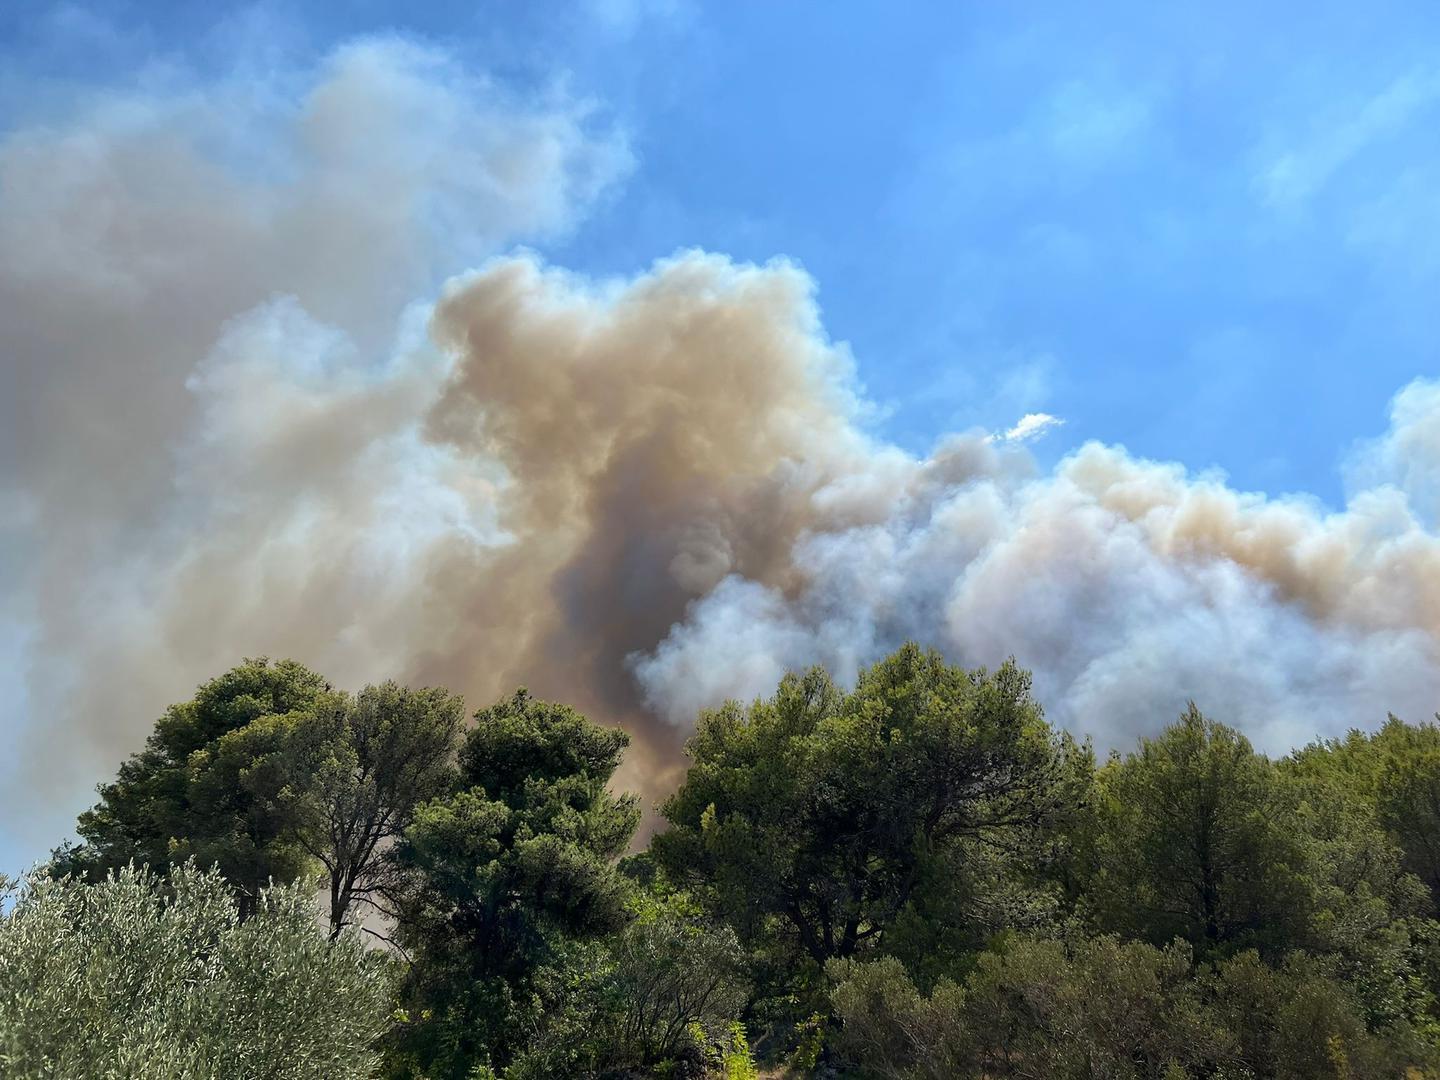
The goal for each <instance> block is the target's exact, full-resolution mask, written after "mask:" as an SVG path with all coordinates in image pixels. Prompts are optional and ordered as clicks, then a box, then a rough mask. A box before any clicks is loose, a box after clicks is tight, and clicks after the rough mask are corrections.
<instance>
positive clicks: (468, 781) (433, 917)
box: [392, 690, 639, 1077]
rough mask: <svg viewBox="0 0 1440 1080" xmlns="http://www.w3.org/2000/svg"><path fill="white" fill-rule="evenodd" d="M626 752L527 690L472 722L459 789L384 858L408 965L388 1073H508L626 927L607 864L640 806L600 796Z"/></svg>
mask: <svg viewBox="0 0 1440 1080" xmlns="http://www.w3.org/2000/svg"><path fill="white" fill-rule="evenodd" d="M628 742H629V738H628V736H626V735H625V733H624V732H622V731H619V730H614V729H608V728H602V727H598V726H597V725H595V724H592V723H590V721H588V720H586V719H585V718H584V717H583V716H581V715H580V714H579V713H577V712H575V711H574V710H573V709H570V708H568V707H566V706H564V705H554V704H549V703H547V702H543V701H538V700H536V699H535V698H532V697H531V696H530V695H529V694H528V693H526V692H525V691H524V690H521V691H518V692H517V693H516V694H515V695H514V696H513V697H511V698H509V699H507V700H505V701H501V702H500V703H498V704H496V705H495V706H493V707H491V708H489V709H485V710H482V711H481V712H479V713H477V714H476V716H475V727H474V728H473V729H471V730H470V731H469V732H468V733H467V735H466V738H465V742H464V745H463V747H462V749H461V752H460V755H459V776H458V790H457V791H456V792H455V793H454V794H453V795H450V796H448V797H446V798H442V799H437V800H433V801H431V802H429V803H427V804H425V805H423V806H421V807H420V808H419V809H418V810H417V811H416V813H415V819H414V822H413V823H412V824H411V826H410V827H409V828H408V829H407V830H406V832H405V834H404V836H403V838H402V839H401V841H400V842H399V844H398V845H397V846H396V849H395V853H394V865H395V868H396V871H397V874H398V887H397V894H396V899H397V901H398V904H397V908H396V911H397V915H398V918H399V925H398V929H397V936H398V939H399V941H400V942H401V944H402V946H403V947H404V948H405V949H406V950H407V953H408V955H410V956H411V957H412V958H413V960H414V961H415V963H414V966H413V968H412V970H411V979H410V981H409V983H408V985H407V988H406V995H405V997H406V1002H407V1006H408V1007H409V1015H410V1016H412V1017H413V1018H414V1019H413V1021H412V1022H411V1023H409V1024H408V1025H406V1026H404V1027H403V1028H402V1030H400V1031H399V1032H397V1034H396V1038H395V1045H394V1047H393V1054H392V1061H393V1063H394V1067H395V1071H396V1073H397V1075H415V1074H417V1073H422V1074H423V1075H426V1076H433V1077H464V1076H467V1075H469V1073H470V1072H471V1070H473V1069H475V1068H477V1067H479V1066H481V1065H483V1064H486V1063H489V1064H493V1065H495V1066H497V1067H498V1066H502V1065H504V1064H507V1063H508V1062H509V1061H510V1060H511V1059H512V1058H513V1057H515V1055H516V1054H517V1053H518V1052H520V1051H521V1050H522V1049H523V1048H524V1047H525V1046H526V1045H527V1044H528V1043H529V1042H530V1041H531V1040H533V1038H534V1037H535V1036H536V1033H537V1032H538V1030H539V1028H540V1026H541V1023H542V1020H543V1017H544V1014H545V1013H546V1011H547V1010H551V1011H553V1009H554V1008H555V1007H557V1000H558V999H559V998H560V997H561V996H562V995H563V993H564V988H565V986H566V984H567V982H568V981H572V980H571V977H570V976H568V975H566V973H567V972H570V973H573V975H574V979H581V978H583V974H584V972H585V971H586V970H587V969H591V968H593V966H594V965H595V964H596V963H597V962H598V956H597V953H596V951H595V949H596V948H597V947H598V943H600V942H602V941H603V940H604V939H605V938H606V937H607V936H608V935H610V934H613V933H615V932H616V931H617V930H619V929H620V928H621V927H623V926H624V925H625V924H626V922H627V921H628V915H627V912H626V906H625V902H626V897H627V895H628V887H627V884H626V882H625V881H624V879H623V878H622V877H621V876H620V875H619V874H618V872H617V871H616V869H615V865H614V863H615V860H616V859H617V858H618V856H619V855H620V854H621V852H623V851H624V850H625V847H626V845H627V844H628V843H629V841H630V837H631V835H632V834H633V833H634V831H635V828H636V826H637V825H638V823H639V809H638V807H637V806H636V803H635V800H634V798H633V797H630V796H625V797H616V796H614V795H612V794H610V792H609V791H608V790H607V788H606V785H607V784H608V782H609V780H610V778H611V776H612V775H613V773H614V771H615V769H616V767H617V766H618V765H619V763H620V757H621V754H622V753H623V752H624V749H625V747H626V745H627V744H628ZM427 1016H428V1019H427V1018H426V1017H427Z"/></svg>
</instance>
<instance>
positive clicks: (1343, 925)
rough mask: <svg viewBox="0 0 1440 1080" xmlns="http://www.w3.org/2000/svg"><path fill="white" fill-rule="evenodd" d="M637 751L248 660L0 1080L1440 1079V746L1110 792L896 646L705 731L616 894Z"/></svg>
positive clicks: (51, 951) (1098, 767)
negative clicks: (853, 678) (346, 688)
mask: <svg viewBox="0 0 1440 1080" xmlns="http://www.w3.org/2000/svg"><path fill="white" fill-rule="evenodd" d="M1322 721H1323V718H1318V717H1317V724H1316V726H1317V728H1318V727H1321V726H1322ZM627 744H628V738H627V736H626V735H625V733H624V732H622V731H619V730H616V729H610V728H604V727H601V726H598V725H596V724H594V723H592V722H590V721H589V720H587V719H586V718H585V717H584V716H582V715H580V714H579V713H577V712H576V711H575V710H573V709H571V708H569V707H567V706H565V705H563V704H558V703H551V702H546V701H541V700H538V699H536V698H535V697H533V696H531V695H530V694H528V693H527V692H526V691H524V690H519V691H517V692H516V693H515V694H514V695H512V696H511V697H509V698H506V699H504V700H502V701H499V702H497V703H495V704H493V705H490V706H489V707H487V708H484V709H481V710H480V711H479V712H477V713H475V714H474V716H473V717H472V718H469V719H468V720H467V718H466V717H465V713H464V709H463V706H462V704H461V702H460V700H459V699H458V698H457V697H456V696H455V695H453V694H451V693H449V692H447V691H445V690H443V689H411V688H407V687H402V686H398V685H395V684H393V683H386V684H383V685H380V686H371V687H367V688H365V689H364V690H362V691H360V692H359V693H356V694H350V693H342V692H339V691H336V690H334V689H333V688H332V687H331V686H330V685H329V684H327V683H326V681H325V680H324V679H323V678H322V677H321V676H319V675H317V674H316V673H314V672H311V671H309V670H307V669H306V668H304V667H303V666H301V665H299V664H296V663H293V662H289V661H282V662H278V663H272V662H268V661H265V660H251V661H246V662H245V663H243V664H241V665H240V666H239V667H237V668H235V669H234V670H232V671H229V672H227V673H225V674H223V675H221V676H219V677H218V678H216V679H214V680H212V681H210V682H208V683H206V684H204V685H203V686H201V687H200V688H199V690H198V691H197V693H196V695H195V696H194V697H193V698H192V699H191V700H189V701H186V702H183V703H180V704H177V705H175V706H173V707H171V708H170V709H169V710H168V711H167V712H166V713H165V715H164V716H162V717H161V718H160V719H159V720H158V721H157V723H156V725H155V728H154V731H153V733H152V734H151V736H150V737H149V739H148V741H147V742H146V744H145V747H144V749H143V750H141V751H140V752H139V753H138V754H136V755H134V756H133V757H131V758H130V759H129V760H128V761H126V762H125V763H123V764H122V765H121V766H120V769H119V772H118V774H117V776H116V777H115V779H114V780H113V781H112V782H110V783H108V784H105V785H103V786H102V787H101V788H100V791H99V795H100V797H99V801H98V802H97V804H96V805H95V806H94V808H93V809H91V810H89V811H87V812H86V813H84V814H83V815H82V816H81V818H80V821H79V825H78V834H79V837H80V842H79V843H78V844H74V845H67V846H65V847H62V848H60V849H57V851H56V852H55V853H54V856H53V858H52V860H51V862H50V864H49V865H48V866H47V867H45V868H44V869H42V870H41V871H38V872H36V873H34V874H32V875H30V876H29V877H27V878H26V879H25V880H24V881H22V882H19V883H16V884H15V885H14V887H13V888H12V890H11V896H10V899H9V902H8V904H7V905H6V907H5V908H4V910H5V912H6V913H5V914H4V915H3V916H0V1075H3V1076H5V1077H14V1078H16V1080H24V1078H31V1077H34V1078H42V1077H43V1078H69V1077H81V1078H88V1077H115V1078H128V1077H147V1078H148V1077H156V1078H175V1080H179V1078H200V1077H236V1078H240V1077H256V1078H259V1077H266V1078H270V1077H274V1078H282V1077H283V1078H289V1077H295V1078H300V1077H305V1078H310V1077H313V1078H317V1080H319V1078H333V1077H350V1076H355V1077H361V1076H373V1077H383V1078H389V1080H420V1078H428V1080H473V1078H481V1077H504V1078H507V1080H527V1078H562V1077H596V1078H599V1077H614V1078H619V1077H669V1078H682V1077H722V1076H723V1077H732V1078H739V1077H754V1076H759V1075H769V1076H779V1075H790V1076H796V1077H799V1076H828V1077H855V1078H866V1077H871V1078H896V1080H900V1078H904V1080H909V1078H926V1080H942V1078H967V1077H968V1078H977V1080H978V1078H986V1080H989V1078H1000V1077H1016V1078H1021V1077H1023V1078H1036V1080H1040V1078H1047V1080H1048V1078H1058V1080H1068V1078H1075V1080H1081V1078H1087V1080H1100V1078H1105V1080H1148V1078H1153V1080H1182V1078H1187V1077H1190V1078H1201V1077H1205V1078H1216V1080H1221V1078H1224V1080H1241V1078H1257V1080H1258V1078H1277V1080H1278V1078H1297V1080H1299V1078H1335V1080H1341V1078H1371V1077H1374V1078H1381V1077H1397V1078H1398V1077H1415V1078H1418V1077H1428V1076H1440V998H1437V995H1440V922H1437V914H1440V727H1437V726H1435V725H1434V724H1429V723H1425V724H1418V725H1417V724H1408V723H1405V722H1402V721H1401V720H1398V719H1395V718H1393V717H1392V718H1390V719H1389V720H1388V722H1386V723H1385V724H1384V725H1383V726H1381V727H1379V729H1378V730H1377V731H1375V732H1374V733H1373V734H1366V733H1361V732H1352V733H1351V734H1350V735H1349V736H1347V737H1346V738H1344V739H1341V740H1338V741H1329V742H1318V743H1315V744H1313V745H1310V746H1307V747H1305V748H1303V749H1301V750H1298V751H1296V752H1294V753H1292V754H1290V755H1288V756H1286V757H1283V758H1280V759H1278V760H1272V759H1270V758H1268V757H1266V756H1264V755H1262V754H1259V753H1257V752H1256V751H1255V750H1254V749H1253V748H1252V747H1251V745H1250V744H1249V743H1248V742H1247V740H1246V739H1245V738H1244V736H1243V735H1241V734H1240V733H1239V732H1237V731H1235V730H1233V729H1231V728H1228V727H1226V726H1224V725H1223V724H1221V723H1218V722H1216V721H1215V720H1213V719H1211V718H1208V717H1206V716H1205V715H1204V714H1202V713H1201V711H1200V710H1199V709H1198V708H1197V707H1195V706H1191V707H1190V708H1189V709H1188V710H1187V711H1186V712H1185V713H1184V714H1183V715H1181V716H1180V717H1179V718H1178V719H1177V720H1176V721H1175V722H1174V723H1172V724H1171V725H1170V726H1169V727H1168V728H1166V729H1165V730H1164V731H1163V732H1162V733H1161V734H1160V735H1158V736H1156V737H1155V738H1152V739H1144V740H1141V741H1140V742H1139V743H1138V745H1136V746H1135V747H1134V748H1133V749H1131V750H1130V752H1128V753H1125V754H1116V755H1112V756H1111V757H1110V758H1109V759H1108V760H1106V761H1103V762H1100V761H1097V759H1096V756H1095V754H1094V753H1093V752H1092V750H1091V749H1090V747H1089V746H1088V745H1086V744H1083V743H1080V742H1077V741H1076V740H1075V739H1073V738H1072V737H1070V736H1069V735H1067V734H1065V733H1063V732H1060V731H1057V730H1055V729H1054V728H1052V727H1051V726H1050V725H1049V724H1048V723H1047V722H1046V720H1045V719H1044V716H1043V713H1042V711H1041V708H1040V706H1039V704H1038V703H1037V702H1036V701H1035V700H1034V697H1033V696H1032V692H1031V682H1030V678H1029V676H1028V674H1027V673H1026V672H1025V671H1023V670H1022V669H1020V668H1019V667H1017V666H1016V665H1014V664H1013V663H1007V664H1005V665H1003V666H1001V667H1000V668H999V669H997V670H994V671H984V670H980V671H966V670H962V669H960V668H957V667H954V666H951V665H948V664H947V663H945V662H944V660H943V659H942V658H941V657H940V656H939V655H938V654H937V653H934V652H927V651H925V650H923V649H921V648H919V647H917V646H914V645H907V646H905V647H903V648H901V649H900V650H898V651H897V652H895V653H894V654H892V655H891V656H889V657H887V658H886V659H884V660H883V661H881V662H879V663H877V664H876V665H874V666H873V667H871V668H869V669H868V670H866V671H864V672H863V673H862V674H861V676H860V678H859V680H858V682H857V684H856V685H855V687H854V688H853V689H852V690H846V689H843V688H841V687H839V686H837V685H836V684H835V683H834V682H833V681H832V679H831V678H830V676H829V675H828V674H827V673H826V672H825V671H823V670H819V669H816V670H812V671H809V672H806V673H803V674H794V675H790V676H787V677H786V678H785V679H784V680H783V681H782V682H781V683H780V685H779V686H778V687H776V689H775V692H774V694H773V695H772V696H771V697H769V698H768V699H765V700H757V701H755V702H753V703H751V704H748V705H746V704H742V703H736V702H731V703H728V704H726V705H724V706H723V707H721V708H719V709H716V710H713V711H708V712H705V713H703V714H702V715H701V716H700V717H699V718H698V722H697V725H696V728H695V734H694V736H693V738H692V739H691V740H690V742H689V744H688V754H689V769H688V772H687V773H686V775H685V778H684V780H683V782H682V783H681V785H680V786H679V788H678V790H676V791H675V792H674V794H673V795H672V796H671V797H670V798H669V799H668V800H667V801H666V802H665V803H664V805H663V806H662V807H661V808H660V812H661V816H662V818H663V827H662V828H661V830H660V831H659V832H658V833H657V834H656V836H655V837H654V839H653V841H652V842H651V843H650V845H649V847H648V849H647V850H645V851H643V852H640V853H638V854H636V853H631V854H628V855H627V854H626V853H627V852H633V844H632V840H633V837H634V835H635V832H636V829H637V827H638V825H639V823H640V818H641V807H640V805H639V802H638V799H637V798H636V797H634V796H632V795H627V794H623V793H618V792H616V791H615V790H614V785H613V778H614V776H615V772H616V769H617V767H618V766H619V765H620V763H621V760H622V757H623V755H624V753H625V749H626V746H627ZM317 896H318V897H319V898H320V910H318V911H317V910H316V909H315V908H316V904H315V899H314V898H315V897H317Z"/></svg>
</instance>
